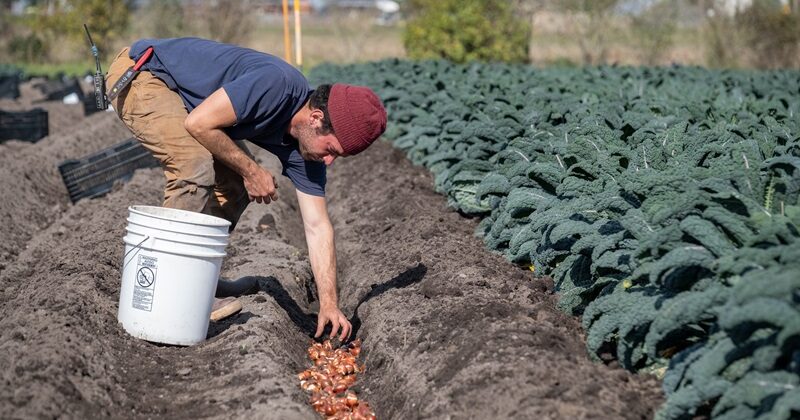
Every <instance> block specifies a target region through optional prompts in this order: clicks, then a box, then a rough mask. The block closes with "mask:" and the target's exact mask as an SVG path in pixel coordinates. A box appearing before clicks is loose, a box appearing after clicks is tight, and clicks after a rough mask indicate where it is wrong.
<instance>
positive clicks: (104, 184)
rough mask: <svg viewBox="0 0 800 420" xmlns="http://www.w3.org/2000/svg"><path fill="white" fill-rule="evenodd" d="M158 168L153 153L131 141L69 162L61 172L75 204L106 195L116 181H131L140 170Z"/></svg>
mask: <svg viewBox="0 0 800 420" xmlns="http://www.w3.org/2000/svg"><path fill="white" fill-rule="evenodd" d="M158 166H159V162H158V160H156V158H154V157H153V155H151V154H150V151H148V150H147V149H145V148H144V146H142V144H141V143H139V141H138V140H136V139H135V138H130V139H128V140H125V141H124V142H122V143H120V144H117V145H115V146H112V147H109V148H107V149H105V150H101V151H100V152H97V153H93V154H91V155H88V156H85V157H82V158H80V159H69V160H65V161H63V162H61V164H60V165H58V171H59V172H60V173H61V178H62V179H63V180H64V185H65V186H66V187H67V191H68V192H69V198H70V200H72V202H73V203H74V202H76V201H78V200H80V199H81V198H87V197H88V198H94V197H99V196H101V195H104V194H106V193H107V192H109V191H111V188H112V187H113V186H114V183H115V182H117V181H120V182H126V181H128V180H130V179H131V177H132V176H133V173H134V172H135V171H136V170H137V169H141V168H154V167H158Z"/></svg>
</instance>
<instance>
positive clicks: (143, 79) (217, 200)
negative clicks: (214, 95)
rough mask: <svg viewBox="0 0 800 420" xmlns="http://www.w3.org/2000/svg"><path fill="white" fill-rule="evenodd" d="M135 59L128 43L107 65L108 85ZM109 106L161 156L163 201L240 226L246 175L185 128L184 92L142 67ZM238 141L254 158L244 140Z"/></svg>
mask: <svg viewBox="0 0 800 420" xmlns="http://www.w3.org/2000/svg"><path fill="white" fill-rule="evenodd" d="M132 65H134V62H133V60H131V59H130V58H129V57H128V48H123V49H122V51H120V52H119V54H117V56H116V58H114V61H113V62H112V63H111V66H110V67H109V70H108V76H107V77H106V83H107V86H106V89H107V90H108V91H110V89H111V86H112V85H113V84H114V83H116V82H117V80H119V78H120V76H122V74H123V73H124V72H125V70H127V69H128V67H131V66H132ZM111 106H113V107H114V110H116V112H117V115H119V117H120V119H122V122H123V123H125V125H126V126H127V127H128V128H129V129H130V130H131V132H132V133H133V135H134V136H135V137H136V138H137V139H138V140H139V141H140V142H141V143H142V144H143V145H144V147H145V148H147V149H148V150H149V151H150V152H151V153H152V154H153V156H155V157H156V159H158V160H159V162H161V167H162V168H163V169H164V175H165V176H166V178H167V184H166V187H165V189H164V204H163V206H164V207H169V208H174V209H181V210H189V211H194V212H198V213H205V214H209V215H212V216H217V217H221V218H223V219H226V220H228V221H230V222H231V230H233V228H234V226H236V222H238V220H239V217H240V216H241V215H242V213H243V212H244V210H245V208H247V205H248V204H249V203H250V200H249V198H248V195H247V190H245V188H244V184H243V181H242V177H241V176H239V174H237V173H236V172H234V171H233V170H231V169H230V168H228V167H227V166H225V165H224V164H223V163H222V162H220V161H218V160H216V159H214V158H213V156H212V155H211V153H210V152H209V151H208V150H207V149H206V148H205V147H203V145H202V144H200V143H198V142H197V140H195V139H194V137H192V136H191V135H190V134H189V133H188V132H187V131H186V129H185V128H184V126H183V123H184V120H185V119H186V116H187V115H188V113H187V112H186V107H185V106H184V104H183V100H181V98H180V96H179V95H178V94H177V93H176V92H174V91H172V90H170V89H169V88H168V87H167V85H166V84H165V83H164V82H163V81H161V79H159V78H157V77H155V76H153V75H152V74H151V73H150V72H148V71H141V72H140V73H139V74H138V75H136V77H135V78H134V79H133V81H132V82H131V84H130V85H128V87H127V88H126V89H125V90H123V91H122V92H121V93H120V94H119V96H117V98H116V99H115V100H113V101H112V102H111ZM236 144H237V145H238V146H239V147H240V148H241V149H242V150H244V152H245V153H247V154H248V155H249V156H250V157H251V158H252V157H253V155H252V154H251V153H250V151H249V150H247V146H245V145H244V142H242V141H237V142H236Z"/></svg>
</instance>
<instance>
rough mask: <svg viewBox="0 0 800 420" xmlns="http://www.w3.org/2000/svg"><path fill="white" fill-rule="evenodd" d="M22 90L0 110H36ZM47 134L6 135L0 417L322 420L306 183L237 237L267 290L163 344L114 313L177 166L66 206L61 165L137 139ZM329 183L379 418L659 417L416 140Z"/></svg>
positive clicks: (246, 270) (343, 279) (94, 119)
mask: <svg viewBox="0 0 800 420" xmlns="http://www.w3.org/2000/svg"><path fill="white" fill-rule="evenodd" d="M24 87H26V86H25V85H23V88H24ZM22 90H23V96H22V97H21V98H20V100H19V101H11V100H9V101H7V102H5V101H4V102H0V107H2V108H4V109H5V107H6V106H7V107H8V108H9V109H10V108H12V107H16V108H14V109H24V105H25V103H24V102H22V101H23V100H25V94H24V92H25V90H26V89H22ZM38 105H39V104H37V106H38ZM42 105H44V106H46V107H47V109H49V110H51V111H52V112H51V115H56V113H55V110H62V111H63V112H64V113H65V114H70V113H73V112H75V113H76V114H74V115H77V116H81V115H83V114H82V105H80V104H76V105H64V104H61V103H51V102H45V103H42ZM73 107H74V108H73ZM50 129H51V130H50V135H49V136H48V137H45V138H44V139H42V140H40V141H38V142H36V143H28V142H17V141H9V142H6V143H3V144H2V145H0V171H2V172H0V174H1V175H0V179H1V180H2V182H3V185H4V188H5V191H6V192H7V197H8V199H6V200H3V202H2V203H0V214H2V217H3V221H4V223H3V224H2V225H1V226H0V237H2V238H3V239H4V242H3V246H2V248H0V252H1V254H0V256H1V257H2V258H1V259H0V261H2V266H0V313H2V314H3V316H2V318H0V417H2V418H19V417H22V418H28V417H66V418H92V417H113V418H197V417H204V418H205V417H210V418H280V419H313V418H319V417H318V415H317V414H316V413H315V411H314V408H313V407H312V406H311V405H310V404H309V402H310V401H309V400H310V398H311V395H309V394H308V393H306V391H304V390H303V389H302V388H301V387H300V384H301V383H300V381H299V380H298V374H300V373H302V372H304V371H306V370H307V369H309V367H310V365H311V364H312V363H311V362H310V361H309V358H308V356H309V353H308V352H307V350H308V348H309V345H310V343H311V338H310V336H311V335H312V334H313V332H314V330H315V327H316V325H315V323H316V307H315V305H316V304H317V303H316V297H315V289H314V287H313V278H312V275H311V269H310V266H309V264H308V261H307V256H306V254H305V252H306V251H305V249H306V245H305V242H304V239H303V227H302V223H301V220H300V217H299V213H298V208H297V202H296V200H295V199H294V193H293V191H292V188H291V183H290V182H289V181H288V180H286V179H284V178H279V180H278V183H279V186H280V190H279V193H280V199H279V201H277V202H274V203H271V204H270V205H266V206H265V205H251V206H250V207H249V208H248V210H247V212H246V213H245V214H244V216H243V218H242V220H241V221H240V224H239V226H238V227H237V229H236V231H235V232H234V233H233V235H232V237H231V243H230V246H229V247H228V250H227V251H228V257H227V258H226V259H225V262H224V266H223V271H222V275H223V276H224V277H226V278H229V279H241V278H249V279H250V280H253V281H254V282H255V283H256V284H257V287H256V288H255V289H254V290H251V291H249V292H248V293H249V294H246V295H244V296H243V297H242V298H241V300H242V302H243V305H244V309H243V311H242V313H241V314H239V315H238V316H236V317H233V318H231V319H229V320H227V321H225V322H221V323H212V325H211V328H210V329H209V336H208V340H207V341H206V342H205V343H203V344H201V345H197V346H193V347H171V346H160V345H155V344H152V343H148V342H145V341H142V340H138V339H135V338H132V337H131V336H129V335H128V334H127V333H125V331H124V330H123V329H122V328H121V327H120V326H119V324H118V323H117V305H118V299H119V287H120V276H121V266H122V260H123V258H122V257H123V243H122V237H123V236H124V232H125V231H124V227H125V225H126V220H125V219H126V217H127V215H128V211H127V207H128V206H130V205H132V204H143V205H157V204H159V203H160V201H161V195H162V188H163V175H162V174H161V172H160V170H158V169H148V170H140V171H138V172H137V173H136V175H135V176H134V177H133V179H132V180H131V181H130V182H128V183H126V184H120V185H117V186H116V187H115V188H114V189H113V190H112V192H110V193H109V194H108V195H106V196H104V197H100V198H95V199H82V200H80V201H78V202H77V203H75V204H71V202H70V199H69V195H68V193H67V189H66V188H65V187H64V185H63V183H62V180H61V177H60V175H59V173H58V169H57V166H58V164H59V163H60V162H61V161H63V160H64V159H69V158H76V157H80V156H85V155H88V154H92V153H96V152H98V151H99V150H101V149H103V148H107V147H111V146H114V145H117V144H118V143H119V142H120V141H123V140H125V139H127V138H128V137H130V133H129V132H128V131H127V130H126V129H125V128H124V126H123V125H122V123H121V122H119V121H118V119H117V117H116V116H115V115H113V114H112V113H106V112H101V113H95V114H92V115H90V116H88V117H86V118H83V117H80V118H76V117H73V118H71V119H55V120H53V121H51V124H50ZM254 151H256V153H257V158H258V159H259V160H260V162H261V163H262V164H263V165H265V167H267V168H268V169H269V170H270V171H272V172H273V173H280V168H279V163H278V161H277V159H274V158H273V157H271V156H270V155H269V154H268V153H266V152H258V150H257V149H255V148H254ZM328 182H329V183H328V189H329V190H328V191H329V204H328V207H329V212H330V214H331V218H332V220H333V222H334V225H335V228H336V233H337V250H338V259H339V261H338V262H339V284H340V293H339V294H340V300H341V301H340V304H341V306H342V310H343V311H344V313H345V314H346V315H347V316H349V317H351V318H350V319H351V320H352V322H353V326H354V328H355V329H356V332H355V336H356V337H359V338H360V339H361V340H362V346H361V348H360V354H359V356H358V361H357V363H358V365H359V370H361V369H360V366H361V365H362V364H363V365H364V366H365V368H366V369H365V370H364V371H363V372H359V373H358V375H357V379H356V381H355V383H354V384H353V386H352V388H351V389H352V390H353V391H355V392H356V393H357V397H358V399H359V401H365V402H368V404H369V408H371V409H372V410H374V411H375V413H376V415H377V417H378V418H395V419H409V418H441V419H445V418H492V417H497V418H627V419H642V418H649V417H652V415H653V412H654V410H655V408H656V407H657V406H658V405H659V404H660V403H661V401H662V398H661V391H660V390H659V388H658V383H657V381H656V380H655V379H653V378H649V377H646V376H637V375H634V374H632V373H629V372H626V371H624V370H622V369H619V368H614V367H609V366H605V365H603V364H599V363H594V362H593V361H591V360H590V359H589V357H588V356H587V353H586V351H585V342H584V339H583V334H582V332H581V328H580V323H579V321H578V320H576V319H575V318H574V317H572V316H569V315H568V314H565V313H563V312H561V311H559V310H558V309H557V308H556V300H555V296H554V295H553V294H552V288H553V285H552V282H551V281H549V280H548V279H546V278H541V277H536V276H534V274H533V273H531V272H530V271H527V270H521V269H519V268H518V267H517V266H515V265H514V264H512V263H510V262H508V261H506V260H505V259H504V258H503V257H501V256H499V255H494V254H492V253H491V252H489V251H488V250H486V249H485V247H484V245H483V243H482V242H481V241H480V240H479V239H478V238H475V237H474V235H473V232H474V230H475V228H476V227H477V221H476V220H474V219H465V218H464V217H462V216H460V215H459V214H458V213H456V212H454V211H452V210H451V209H449V208H448V207H447V203H446V200H445V198H444V197H442V196H441V195H439V194H437V193H436V192H435V191H434V190H433V188H432V185H433V178H432V177H431V176H430V174H429V173H428V172H427V171H425V170H424V169H422V168H419V167H414V166H412V165H411V164H410V163H409V162H408V161H407V159H406V158H405V157H404V156H403V153H402V152H401V151H398V150H397V149H394V148H392V147H391V146H390V145H389V144H388V142H380V143H379V144H376V145H374V146H372V147H371V148H370V149H369V150H368V151H366V152H364V155H363V156H358V157H356V158H352V159H343V160H341V161H337V162H336V164H335V165H333V166H332V167H331V171H330V172H329V181H328ZM359 405H360V404H359Z"/></svg>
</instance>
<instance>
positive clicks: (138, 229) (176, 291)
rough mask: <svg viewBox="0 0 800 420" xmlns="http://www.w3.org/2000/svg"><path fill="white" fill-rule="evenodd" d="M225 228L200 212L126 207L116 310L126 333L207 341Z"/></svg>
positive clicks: (167, 339)
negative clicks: (120, 277)
mask: <svg viewBox="0 0 800 420" xmlns="http://www.w3.org/2000/svg"><path fill="white" fill-rule="evenodd" d="M229 227H230V222H228V221H227V220H224V219H220V218H218V217H214V216H209V215H206V214H202V213H194V212H190V211H184V210H176V209H169V208H164V207H153V206H131V207H129V208H128V225H127V227H126V228H125V230H126V231H127V233H126V235H125V237H124V238H123V241H124V242H125V259H124V261H123V266H122V285H121V289H120V293H119V312H118V314H117V319H119V322H121V323H122V327H123V328H124V329H125V331H127V332H128V333H129V334H130V335H132V336H134V337H137V338H141V339H144V340H148V341H154V342H158V343H166V344H178V345H192V344H197V343H200V342H202V341H203V340H205V339H206V334H208V320H209V316H210V315H211V305H212V304H213V301H214V291H215V290H216V287H217V279H218V278H219V271H220V267H221V266H222V259H223V258H224V257H225V247H226V246H227V245H228V228H229Z"/></svg>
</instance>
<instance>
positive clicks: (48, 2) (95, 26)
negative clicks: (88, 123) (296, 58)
mask: <svg viewBox="0 0 800 420" xmlns="http://www.w3.org/2000/svg"><path fill="white" fill-rule="evenodd" d="M264 1H267V0H205V1H204V0H197V1H188V0H150V1H147V2H141V1H134V0H28V1H25V2H21V3H23V4H26V7H25V9H24V10H23V11H22V12H21V13H10V11H11V8H12V5H15V4H16V5H19V4H20V2H18V1H14V0H0V27H2V28H3V31H2V33H0V61H3V62H28V63H51V62H65V61H86V62H87V63H88V62H90V61H91V57H90V56H89V55H88V46H87V44H86V39H85V35H84V33H83V28H82V23H84V22H85V23H87V24H88V25H89V27H90V29H91V31H92V36H93V37H94V39H95V42H96V43H97V45H98V47H99V48H100V50H101V52H102V53H103V56H104V57H105V58H106V60H110V59H111V58H112V57H110V56H111V55H113V54H114V53H115V52H116V51H117V50H118V49H119V48H121V47H122V46H124V45H127V44H129V43H130V42H131V41H132V40H134V39H137V38H141V37H157V38H163V37H177V36H200V37H206V38H211V39H216V40H219V41H223V42H232V43H238V44H246V43H247V42H248V41H249V38H250V35H251V33H252V32H253V30H254V28H255V27H256V25H257V22H256V19H257V13H254V10H256V8H257V7H258V6H259V5H263V4H264ZM727 2H728V0H402V1H401V4H402V9H403V15H404V16H405V18H406V26H405V31H404V32H403V43H404V45H405V49H406V52H407V54H408V55H409V56H410V57H411V58H433V57H442V58H446V59H449V60H452V61H455V62H468V61H473V60H481V61H502V62H515V63H521V62H530V61H531V57H533V56H535V55H536V54H535V53H536V52H537V51H541V50H543V49H549V50H550V51H552V50H556V51H557V52H558V49H559V48H562V46H563V47H564V49H566V48H567V47H570V48H572V47H573V46H575V48H577V51H578V53H577V54H572V53H570V54H571V55H569V56H566V55H565V57H567V58H564V59H563V62H565V63H570V64H576V65H577V64H590V65H599V64H611V63H614V62H616V61H617V60H619V57H620V52H619V50H620V49H623V50H624V54H625V57H626V58H628V60H626V61H627V62H629V63H636V64H644V65H658V64H667V63H669V60H671V58H670V57H672V56H671V55H670V54H671V53H672V52H673V51H674V50H675V49H676V48H683V49H684V50H686V49H690V50H691V51H692V52H693V53H694V54H695V55H697V54H699V53H697V51H702V52H703V54H705V57H702V61H697V60H696V61H694V62H693V63H694V64H705V65H707V66H709V67H751V68H785V67H798V66H800V0H752V4H753V5H752V7H746V8H739V9H737V10H734V11H731V10H730V8H727V9H726V7H725V6H726V5H725V3H727ZM632 4H633V5H640V6H641V5H645V7H639V9H638V10H637V11H635V12H630V11H625V10H624V9H625V8H626V7H630V5H632ZM137 7H138V8H137ZM17 12H19V10H17ZM543 14H544V15H545V16H546V17H545V19H551V18H553V19H554V20H558V19H561V20H563V21H564V22H566V23H564V24H563V25H564V26H567V28H562V29H560V32H559V33H558V34H556V36H550V37H549V38H548V37H547V36H545V37H541V36H539V34H540V33H541V30H540V28H538V27H537V25H539V24H541V23H542V21H541V20H539V21H537V20H536V16H542V15H543ZM537 22H538V23H537ZM546 23H548V24H551V25H552V24H553V23H552V22H549V21H548V22H546ZM537 30H538V32H537ZM558 37H560V38H558ZM562 44H563V45H562ZM557 59H559V58H558V57H557Z"/></svg>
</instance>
